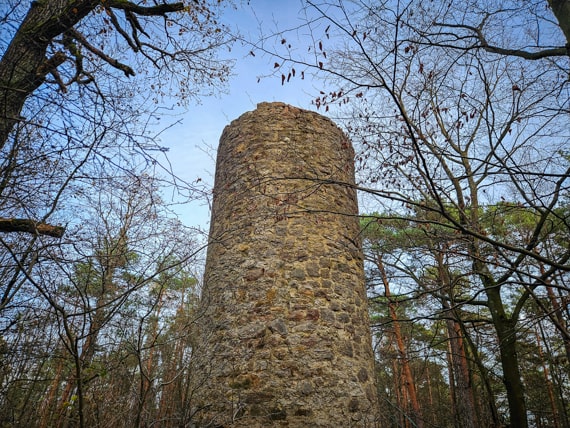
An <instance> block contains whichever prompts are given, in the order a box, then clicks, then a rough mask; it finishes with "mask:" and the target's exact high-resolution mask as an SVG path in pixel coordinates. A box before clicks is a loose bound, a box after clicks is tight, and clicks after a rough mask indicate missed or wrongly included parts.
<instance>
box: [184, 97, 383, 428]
mask: <svg viewBox="0 0 570 428" xmlns="http://www.w3.org/2000/svg"><path fill="white" fill-rule="evenodd" d="M353 158H354V151H353V148H352V145H351V144H350V142H349V141H348V139H347V138H346V136H345V135H344V134H343V132H342V131H341V130H340V129H339V128H338V127H337V126H336V125H335V124H334V123H333V122H331V121H330V120H329V119H327V118H325V117H323V116H321V115H319V114H317V113H314V112H310V111H306V110H301V109H298V108H295V107H292V106H288V105H286V104H283V103H262V104H259V105H258V106H257V110H255V111H253V112H248V113H245V114H243V115H242V116H241V117H239V118H238V119H237V120H234V121H233V122H232V123H231V124H230V125H229V126H227V127H226V128H225V129H224V132H223V134H222V137H221V139H220V146H219V149H218V158H217V165H216V178H215V187H214V204H213V211H212V220H211V229H210V245H209V248H208V254H207V261H206V271H205V277H204V289H203V295H202V311H201V316H200V318H199V319H198V325H199V333H198V340H197V344H196V346H195V348H194V355H195V359H194V361H195V363H194V364H195V366H194V369H193V372H194V375H195V376H196V379H195V382H194V392H193V395H194V397H195V399H194V400H193V403H194V406H193V409H192V411H193V412H195V414H194V417H193V420H196V423H197V426H200V427H205V426H211V427H267V426H288V427H345V426H346V427H348V426H363V427H364V426H366V427H371V426H374V414H375V412H376V405H377V403H376V390H375V385H374V358H373V353H372V345H371V337H370V330H369V319H368V311H367V300H366V292H365V286H364V270H363V262H362V252H361V247H360V240H359V223H358V218H357V213H358V208H357V200H356V192H355V189H354V187H353V185H354V159H353Z"/></svg>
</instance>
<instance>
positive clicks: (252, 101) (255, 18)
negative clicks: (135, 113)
mask: <svg viewBox="0 0 570 428" xmlns="http://www.w3.org/2000/svg"><path fill="white" fill-rule="evenodd" d="M300 8H301V5H300V2H299V1H296V0H292V1H271V0H251V2H250V5H249V6H245V5H244V6H243V7H239V9H237V10H230V9H228V10H226V13H225V14H224V16H223V18H224V19H223V21H224V22H225V23H226V24H227V25H228V26H230V27H232V28H234V29H235V28H237V29H238V30H239V31H240V33H242V35H243V36H244V37H246V38H251V39H254V40H255V39H256V37H257V36H258V34H259V28H264V30H263V31H264V32H270V31H273V30H275V28H276V26H279V28H291V27H294V26H295V25H298V24H300V23H301V16H302V15H300V13H301V12H300ZM250 50H251V48H250V47H248V46H242V45H239V44H236V45H235V46H234V47H233V48H232V51H231V52H230V53H229V54H228V55H229V56H230V57H231V58H233V59H234V60H235V61H236V63H235V67H234V70H233V76H231V77H230V79H229V83H228V86H227V93H225V94H220V95H218V96H214V97H205V98H202V99H201V100H200V104H197V105H196V104H191V105H190V106H188V109H187V111H185V112H184V113H183V114H181V115H180V116H176V117H173V118H165V121H166V123H168V120H169V119H171V121H174V120H181V123H180V124H178V125H176V126H174V127H172V128H170V129H168V130H166V131H165V132H163V133H162V134H161V136H160V139H161V144H162V145H164V146H166V147H168V148H169V149H170V150H169V155H168V156H169V159H170V161H171V164H172V168H173V170H174V173H175V174H176V175H177V176H179V177H180V178H182V179H184V180H186V181H190V182H193V181H194V180H196V179H197V178H200V179H201V180H202V181H203V182H205V183H207V184H208V185H209V187H212V186H213V183H214V170H215V155H216V153H215V148H217V146H218V141H219V138H220V135H221V134H222V130H223V129H224V127H225V126H226V125H228V124H229V123H230V122H231V121H232V120H234V119H236V118H237V117H239V116H240V115H241V114H243V113H245V112H246V111H250V110H254V109H255V107H256V105H257V104H258V103H260V102H263V101H281V102H286V103H288V104H292V105H295V106H298V107H302V108H306V109H314V107H313V106H311V100H312V99H313V98H314V94H315V93H318V89H316V88H315V87H314V86H313V83H312V82H311V81H310V78H309V76H307V77H306V79H305V80H301V79H292V80H291V81H290V82H289V83H287V84H285V85H281V79H280V77H279V76H280V74H279V76H273V77H265V78H261V80H260V81H259V82H258V78H259V77H260V76H267V75H269V74H271V73H272V71H273V64H274V63H275V60H274V59H273V58H270V57H269V56H264V55H263V54H262V53H261V52H257V53H256V55H255V56H252V55H250V54H249V52H250ZM163 125H164V122H163ZM176 211H177V212H178V213H179V214H180V216H181V220H182V222H183V223H184V224H186V225H188V226H201V227H207V226H208V222H209V216H210V213H209V207H208V206H207V203H206V202H198V201H194V202H190V203H187V204H184V205H181V206H178V207H177V208H176Z"/></svg>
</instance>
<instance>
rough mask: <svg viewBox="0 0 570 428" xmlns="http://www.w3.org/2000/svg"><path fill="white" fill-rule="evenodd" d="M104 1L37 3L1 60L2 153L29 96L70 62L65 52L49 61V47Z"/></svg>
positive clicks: (62, 0) (0, 120)
mask: <svg viewBox="0 0 570 428" xmlns="http://www.w3.org/2000/svg"><path fill="white" fill-rule="evenodd" d="M99 3H100V0H75V1H73V0H71V1H70V0H50V1H34V2H32V5H31V7H30V10H29V11H28V14H27V15H26V17H25V18H24V21H23V22H22V25H20V27H19V28H18V31H17V32H16V35H15V36H14V38H13V39H12V41H11V43H10V45H9V46H8V49H6V52H5V53H4V56H3V57H2V60H0V100H1V101H0V150H1V149H2V148H3V147H4V145H5V143H6V140H7V139H8V135H9V134H10V132H11V131H12V129H13V128H14V126H15V125H16V123H17V122H19V121H21V120H22V118H21V117H20V113H21V111H22V108H23V106H24V102H25V101H26V99H27V98H28V96H29V95H30V94H31V93H32V92H34V91H35V90H36V89H37V88H38V87H39V86H40V85H41V84H42V83H43V82H44V80H45V77H46V75H47V74H49V73H50V72H51V71H53V70H55V69H56V68H57V67H58V66H59V65H60V64H62V63H63V62H64V61H65V60H66V56H65V54H64V53H63V52H56V53H55V54H54V55H53V56H52V57H51V58H46V54H47V48H48V46H49V43H50V42H51V41H52V40H53V39H54V38H55V37H57V36H59V35H61V34H63V33H64V32H65V31H67V30H69V29H70V28H72V27H73V26H74V25H75V24H77V23H78V22H79V21H80V20H81V19H83V18H84V17H85V16H86V15H87V14H88V13H89V12H91V11H92V10H93V9H94V8H95V7H96V6H97V5H98V4H99Z"/></svg>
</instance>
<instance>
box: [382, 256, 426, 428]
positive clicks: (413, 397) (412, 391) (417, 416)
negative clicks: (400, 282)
mask: <svg viewBox="0 0 570 428" xmlns="http://www.w3.org/2000/svg"><path fill="white" fill-rule="evenodd" d="M376 266H377V267H378V270H379V271H380V276H381V277H382V283H383V284H384V290H385V294H386V298H387V299H388V308H389V311H390V319H391V320H392V324H393V325H394V335H395V337H396V344H397V346H398V353H399V355H400V360H401V364H402V374H403V377H404V383H405V385H406V389H407V392H408V395H409V397H410V405H411V407H412V413H413V421H414V423H415V425H416V426H417V427H418V428H423V426H424V419H423V415H422V411H421V408H420V404H419V402H418V397H417V394H416V387H415V382H414V378H413V376H412V370H411V368H410V362H409V360H408V353H407V350H406V345H405V344H404V339H403V337H402V331H401V329H400V323H399V321H398V315H397V313H396V307H395V305H394V303H392V302H391V300H390V298H391V293H390V284H389V282H388V277H387V276H386V271H385V269H384V263H383V262H382V258H381V257H380V256H377V257H376Z"/></svg>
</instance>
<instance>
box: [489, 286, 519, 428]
mask: <svg viewBox="0 0 570 428" xmlns="http://www.w3.org/2000/svg"><path fill="white" fill-rule="evenodd" d="M486 281H487V282H489V281H488V277H487V280H486ZM485 293H486V295H487V299H488V305H489V311H490V312H491V317H492V319H493V325H494V327H495V331H496V332H497V337H498V339H499V352H500V359H501V367H502V369H503V382H504V384H505V388H506V390H507V400H508V402H509V416H510V424H511V426H512V427H516V428H527V427H528V418H527V413H526V401H525V396H524V386H523V383H522V376H521V372H520V368H519V359H518V354H517V330H516V324H517V323H516V320H512V319H510V318H508V317H507V314H506V313H505V308H504V306H503V302H502V300H501V295H500V287H499V286H497V285H496V284H494V283H493V284H492V285H491V284H486V285H485Z"/></svg>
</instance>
